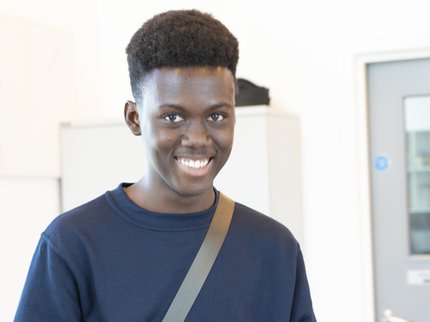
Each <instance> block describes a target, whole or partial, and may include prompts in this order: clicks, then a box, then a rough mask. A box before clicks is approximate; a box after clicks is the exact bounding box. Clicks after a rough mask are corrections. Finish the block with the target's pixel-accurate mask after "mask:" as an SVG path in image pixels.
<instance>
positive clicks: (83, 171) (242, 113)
mask: <svg viewBox="0 0 430 322" xmlns="http://www.w3.org/2000/svg"><path fill="white" fill-rule="evenodd" d="M236 118H237V120H236V129H235V140H234V145H233V151H232V154H231V156H230V159H229V161H228V162H227V164H226V166H225V167H224V168H223V169H222V170H221V172H220V173H219V175H218V177H217V179H216V181H215V186H216V187H217V189H219V190H220V191H223V192H224V193H225V194H227V195H229V196H230V197H232V198H233V199H235V200H236V201H238V202H241V203H244V204H246V205H248V206H250V207H252V208H254V209H256V210H259V211H261V212H263V213H265V214H267V215H269V216H271V217H273V218H275V219H276V220H278V221H280V222H282V223H283V224H285V225H286V226H288V227H289V228H290V229H291V230H292V232H293V233H294V235H295V236H296V237H297V238H298V239H299V241H301V240H302V215H301V213H302V212H301V175H300V146H299V121H298V118H297V117H296V116H294V115H291V114H289V113H287V112H286V111H283V110H277V109H273V108H271V107H267V106H256V107H238V108H236ZM61 136H62V149H61V151H62V152H61V153H62V181H61V182H62V204H63V209H64V210H67V209H70V208H72V207H74V206H77V205H79V204H81V203H83V202H85V201H88V200H89V199H91V198H93V197H96V196H98V195H100V194H102V193H103V192H104V191H106V190H108V189H112V188H114V187H115V186H116V185H118V184H119V182H122V181H128V182H134V181H136V180H138V179H139V178H140V177H141V176H142V174H143V171H144V169H145V165H146V162H145V157H144V155H143V146H142V142H141V139H140V137H135V136H133V135H132V134H131V133H130V131H129V130H128V128H127V127H126V125H125V123H124V122H117V123H115V122H111V123H98V124H67V125H63V126H62V129H61Z"/></svg>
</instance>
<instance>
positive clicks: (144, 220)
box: [105, 183, 219, 231]
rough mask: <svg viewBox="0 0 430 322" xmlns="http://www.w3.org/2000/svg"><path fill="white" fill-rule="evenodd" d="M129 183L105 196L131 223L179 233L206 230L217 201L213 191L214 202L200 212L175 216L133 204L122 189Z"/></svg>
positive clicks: (216, 192) (217, 195) (217, 196)
mask: <svg viewBox="0 0 430 322" xmlns="http://www.w3.org/2000/svg"><path fill="white" fill-rule="evenodd" d="M130 185H131V183H121V184H120V185H119V186H118V187H117V188H116V189H114V190H112V191H108V192H106V194H105V196H106V198H107V200H108V202H109V204H110V206H111V207H112V208H114V210H115V211H116V212H117V213H119V214H120V215H121V216H123V217H124V218H125V219H127V220H129V221H131V222H132V223H134V224H136V225H139V226H141V227H142V228H147V229H151V230H163V231H181V230H196V229H204V228H208V227H209V225H210V222H211V220H212V217H213V215H214V213H215V209H216V206H217V204H218V200H219V192H218V191H217V190H216V189H215V188H214V191H215V202H214V203H213V205H212V206H211V207H210V208H208V209H206V210H202V211H198V212H192V213H186V214H176V213H159V212H153V211H149V210H147V209H145V208H142V207H140V206H138V205H137V204H135V203H134V202H133V201H132V200H131V199H130V198H129V197H128V196H127V194H126V193H125V191H124V188H126V187H128V186H130Z"/></svg>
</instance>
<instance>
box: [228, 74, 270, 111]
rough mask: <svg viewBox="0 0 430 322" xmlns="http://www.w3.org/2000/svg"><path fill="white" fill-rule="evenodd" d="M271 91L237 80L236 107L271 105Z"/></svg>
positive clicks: (241, 79) (240, 79) (243, 80)
mask: <svg viewBox="0 0 430 322" xmlns="http://www.w3.org/2000/svg"><path fill="white" fill-rule="evenodd" d="M269 103H270V97H269V89H268V88H266V87H261V86H258V85H255V84H254V83H252V82H250V81H248V80H246V79H243V78H238V79H237V91H236V106H249V105H269Z"/></svg>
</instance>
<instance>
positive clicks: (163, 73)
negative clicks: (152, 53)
mask: <svg viewBox="0 0 430 322" xmlns="http://www.w3.org/2000/svg"><path fill="white" fill-rule="evenodd" d="M234 90H235V78H234V76H233V74H232V73H231V72H230V70H228V69H227V68H224V67H177V68H176V67H175V68H173V67H163V68H156V69H153V70H152V71H150V72H149V73H148V74H147V76H146V78H145V82H144V90H143V93H144V94H143V95H144V96H147V95H149V96H152V98H157V99H163V100H166V99H167V100H172V99H175V100H178V99H180V98H182V97H183V98H185V99H187V100H189V99H203V100H204V99H206V100H211V99H218V100H231V99H232V98H234ZM154 96H155V97H154Z"/></svg>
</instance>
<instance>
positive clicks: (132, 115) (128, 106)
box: [124, 101, 141, 135]
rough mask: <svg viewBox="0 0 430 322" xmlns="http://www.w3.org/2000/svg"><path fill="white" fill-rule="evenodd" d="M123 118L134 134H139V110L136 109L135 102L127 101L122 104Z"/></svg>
mask: <svg viewBox="0 0 430 322" xmlns="http://www.w3.org/2000/svg"><path fill="white" fill-rule="evenodd" d="M124 119H125V123H127V126H128V128H129V129H130V130H131V133H133V134H134V135H140V134H141V130H140V122H139V112H138V111H137V105H136V103H135V102H132V101H127V102H126V103H125V105H124Z"/></svg>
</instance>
